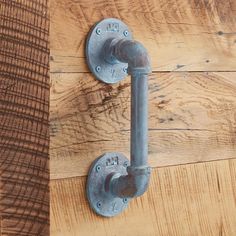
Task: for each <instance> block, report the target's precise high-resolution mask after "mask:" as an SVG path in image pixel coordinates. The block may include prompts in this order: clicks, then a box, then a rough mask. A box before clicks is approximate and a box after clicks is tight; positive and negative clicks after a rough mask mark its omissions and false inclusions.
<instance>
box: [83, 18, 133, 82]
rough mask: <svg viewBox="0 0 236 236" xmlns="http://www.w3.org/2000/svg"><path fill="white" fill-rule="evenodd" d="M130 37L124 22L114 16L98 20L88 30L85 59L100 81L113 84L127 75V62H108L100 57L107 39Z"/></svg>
mask: <svg viewBox="0 0 236 236" xmlns="http://www.w3.org/2000/svg"><path fill="white" fill-rule="evenodd" d="M111 38H120V39H122V38H125V39H132V34H131V32H130V30H129V28H128V26H127V25H126V24H124V23H123V22H122V21H120V20H118V19H115V18H108V19H105V20H102V21H100V22H98V23H97V24H96V25H95V26H94V27H93V28H92V29H91V31H90V32H89V34H88V37H87V42H86V60H87V64H88V66H89V69H90V71H91V72H92V73H93V74H94V75H95V77H96V78H97V79H99V80H100V81H102V82H105V83H109V84H113V83H117V82H119V81H120V80H122V79H124V78H125V77H126V76H127V67H128V64H127V63H122V62H120V63H117V64H113V65H112V64H109V63H107V62H106V61H105V60H104V58H103V57H102V53H103V46H104V43H105V42H106V41H107V39H111Z"/></svg>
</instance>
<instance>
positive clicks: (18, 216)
mask: <svg viewBox="0 0 236 236" xmlns="http://www.w3.org/2000/svg"><path fill="white" fill-rule="evenodd" d="M0 5H1V12H0V35H1V41H0V176H1V183H0V215H1V222H0V225H1V235H2V236H14V235H16V236H31V235H32V236H33V235H34V236H36V235H39V236H47V235H49V186H48V185H49V169H48V159H49V156H48V152H49V124H48V119H49V74H48V72H49V43H48V37H49V20H48V11H47V10H48V6H47V0H34V1H30V0H11V1H9V0H0Z"/></svg>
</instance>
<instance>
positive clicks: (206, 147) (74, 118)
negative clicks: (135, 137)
mask: <svg viewBox="0 0 236 236" xmlns="http://www.w3.org/2000/svg"><path fill="white" fill-rule="evenodd" d="M50 12H51V13H50V14H51V16H50V23H51V26H50V48H51V58H50V59H51V60H50V71H51V74H50V75H51V95H50V137H51V145H50V159H51V166H50V170H51V218H50V222H51V235H53V236H67V235H68V236H90V235H91V236H92V235H93V236H105V235H107V236H116V235H123V236H139V235H140V236H154V235H155V236H157V235H161V236H162V235H165V236H174V235H179V236H190V235H191V236H197V235H199V236H203V235H204V236H208V235H211V236H216V235H221V236H222V235H227V236H234V235H236V159H235V158H236V34H235V32H236V24H235V23H236V17H235V16H236V1H234V0H225V1H218V0H212V1H206V0H199V1H192V0H167V1H166V0H165V1H164V0H157V1H156V0H142V1H139V0H117V1H104V0H98V1H96V0H80V1H76V0H51V1H50ZM106 17H115V18H119V19H121V20H123V21H124V22H125V23H126V24H127V25H128V26H129V27H130V29H131V30H132V33H133V35H134V38H135V39H136V40H138V41H140V42H142V43H143V44H144V45H145V47H147V49H148V51H149V53H150V55H151V60H152V65H153V73H152V75H150V77H149V93H150V95H149V162H150V164H151V166H152V167H153V172H152V176H151V183H150V186H149V189H148V191H147V192H146V193H145V194H144V195H143V196H142V197H139V198H137V199H135V200H132V201H131V203H130V204H129V207H128V209H127V210H126V211H124V212H123V213H122V214H121V215H119V216H116V217H114V218H102V217H99V216H97V215H96V214H94V212H93V211H92V210H91V209H90V208H89V205H88V202H87V199H86V195H85V183H86V175H87V173H88V168H89V166H90V164H91V163H92V161H93V160H94V159H96V158H97V157H98V156H99V155H101V154H102V153H104V152H108V151H119V152H122V153H124V154H125V155H126V156H129V151H130V150H129V141H130V140H129V133H130V78H126V79H125V80H124V81H122V82H120V83H118V84H116V85H106V84H103V83H100V82H98V81H97V80H95V79H94V77H93V76H92V75H91V73H90V72H89V70H88V67H87V65H86V62H85V55H84V46H85V39H86V35H87V33H88V31H89V29H90V28H91V26H92V25H93V24H94V23H96V22H97V21H99V20H101V19H103V18H106Z"/></svg>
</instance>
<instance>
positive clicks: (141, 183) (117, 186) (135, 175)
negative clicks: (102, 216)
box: [110, 166, 151, 198]
mask: <svg viewBox="0 0 236 236" xmlns="http://www.w3.org/2000/svg"><path fill="white" fill-rule="evenodd" d="M127 171H128V175H125V176H119V177H118V178H117V177H116V178H113V179H112V178H111V179H110V189H111V192H112V194H113V195H114V196H119V197H121V198H133V197H138V196H141V195H142V194H143V193H144V192H146V190H147V188H148V184H149V179H150V174H151V168H150V167H149V166H139V167H132V166H129V167H128V168H127Z"/></svg>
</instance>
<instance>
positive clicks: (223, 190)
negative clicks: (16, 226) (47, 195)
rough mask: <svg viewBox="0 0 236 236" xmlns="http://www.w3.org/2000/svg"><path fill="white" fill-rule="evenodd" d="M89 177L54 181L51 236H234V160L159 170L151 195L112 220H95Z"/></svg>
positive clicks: (152, 182)
mask: <svg viewBox="0 0 236 236" xmlns="http://www.w3.org/2000/svg"><path fill="white" fill-rule="evenodd" d="M85 182H86V178H85V177H76V178H69V179H61V180H52V181H51V204H50V206H51V234H50V235H51V236H117V235H123V236H134V235H135V236H144V235H145V236H189V235H191V236H202V235H204V236H216V235H220V236H222V235H224V236H234V235H236V160H235V159H233V160H223V161H214V162H206V163H200V164H189V165H180V166H172V167H165V168H155V169H154V170H153V172H152V175H151V182H150V186H149V188H148V191H147V193H145V194H144V195H143V196H142V197H139V198H137V199H133V200H132V201H131V202H130V204H129V206H128V208H127V209H126V210H125V211H124V212H123V213H121V214H120V215H118V216H116V217H113V218H103V217H100V216H97V215H96V214H94V213H93V212H92V210H91V209H90V207H89V205H88V202H87V200H86V196H85Z"/></svg>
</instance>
